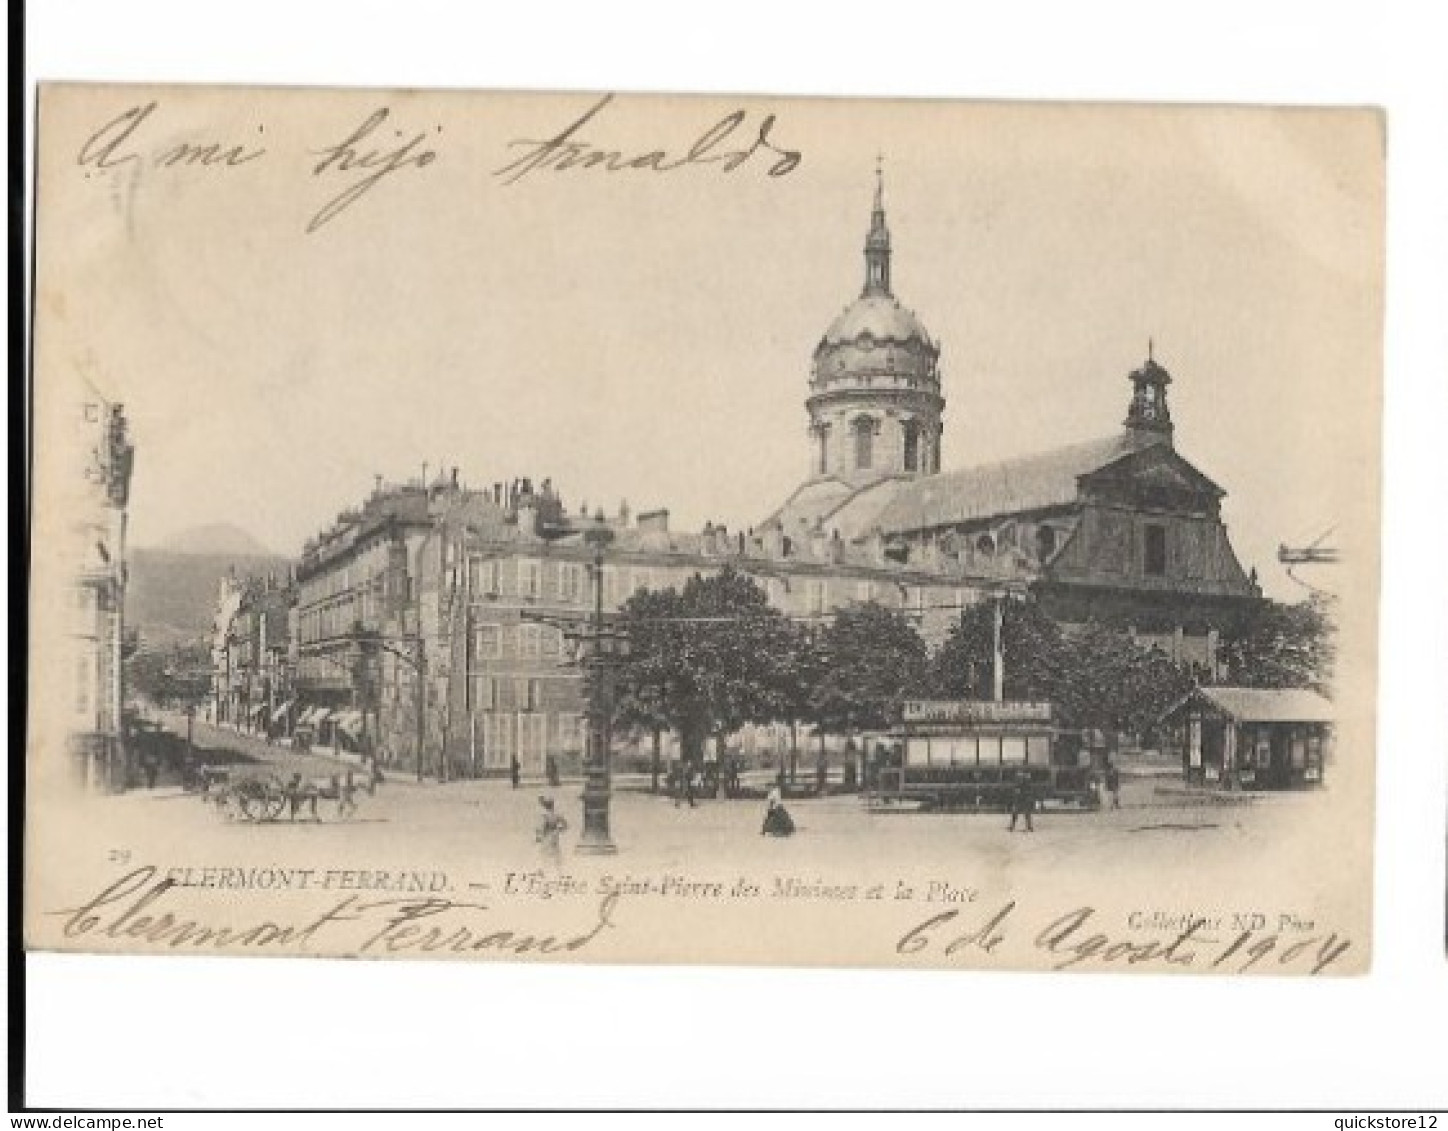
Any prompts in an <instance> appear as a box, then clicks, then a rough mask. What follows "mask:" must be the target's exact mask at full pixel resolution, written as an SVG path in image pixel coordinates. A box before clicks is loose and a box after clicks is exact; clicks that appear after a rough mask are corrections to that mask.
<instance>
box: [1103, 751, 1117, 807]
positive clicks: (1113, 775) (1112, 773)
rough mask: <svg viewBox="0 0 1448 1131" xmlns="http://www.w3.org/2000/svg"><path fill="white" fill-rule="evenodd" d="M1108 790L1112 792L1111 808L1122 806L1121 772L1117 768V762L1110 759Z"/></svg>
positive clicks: (1107, 775) (1108, 763)
mask: <svg viewBox="0 0 1448 1131" xmlns="http://www.w3.org/2000/svg"><path fill="white" fill-rule="evenodd" d="M1106 792H1107V793H1109V794H1111V808H1113V809H1120V808H1121V772H1120V771H1119V770H1117V768H1116V763H1115V762H1112V761H1110V760H1108V761H1107V763H1106Z"/></svg>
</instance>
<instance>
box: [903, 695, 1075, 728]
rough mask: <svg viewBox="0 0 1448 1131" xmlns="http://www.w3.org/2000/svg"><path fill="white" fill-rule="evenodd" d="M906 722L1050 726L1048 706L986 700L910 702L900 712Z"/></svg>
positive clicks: (917, 700) (918, 700) (921, 700)
mask: <svg viewBox="0 0 1448 1131" xmlns="http://www.w3.org/2000/svg"><path fill="white" fill-rule="evenodd" d="M901 717H902V718H903V720H904V721H905V722H907V723H955V724H961V725H966V726H970V725H976V724H981V723H996V724H1000V723H1005V724H1010V723H1049V722H1050V721H1051V704H1049V703H1028V702H1024V701H1021V700H1012V701H1005V702H996V701H993V700H989V699H910V700H907V701H906V702H905V705H904V710H903V712H902V716H901Z"/></svg>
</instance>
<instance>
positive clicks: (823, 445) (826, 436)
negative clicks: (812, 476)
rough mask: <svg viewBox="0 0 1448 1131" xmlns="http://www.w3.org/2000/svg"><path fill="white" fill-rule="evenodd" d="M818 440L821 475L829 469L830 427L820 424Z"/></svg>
mask: <svg viewBox="0 0 1448 1131" xmlns="http://www.w3.org/2000/svg"><path fill="white" fill-rule="evenodd" d="M819 438H820V474H821V475H823V474H824V473H825V472H827V471H828V470H829V469H830V426H829V425H828V424H821V425H820V427H819Z"/></svg>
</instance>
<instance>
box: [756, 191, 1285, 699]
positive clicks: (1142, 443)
mask: <svg viewBox="0 0 1448 1131" xmlns="http://www.w3.org/2000/svg"><path fill="white" fill-rule="evenodd" d="M865 259H866V286H865V291H864V294H863V295H862V296H861V297H860V298H859V299H857V300H856V302H855V303H854V304H852V305H851V306H850V307H849V308H847V309H846V310H845V312H844V313H843V314H841V315H840V316H839V317H838V318H837V319H836V320H835V322H834V323H833V324H832V325H831V327H830V329H829V330H828V331H826V334H825V336H824V338H823V339H822V340H821V342H820V344H819V346H818V347H817V348H816V350H815V356H814V363H813V367H812V370H811V376H810V382H809V393H808V397H807V399H806V401H805V407H806V411H807V413H808V415H809V422H810V423H809V431H810V437H811V444H812V446H813V449H814V452H815V455H814V459H815V464H814V466H813V467H812V468H811V473H810V475H809V476H808V477H807V478H806V479H805V481H804V482H803V483H802V484H801V485H800V486H799V487H797V488H796V489H795V490H794V491H793V492H792V493H791V494H790V495H789V496H788V497H787V499H786V500H785V502H784V504H783V505H782V506H781V507H779V508H778V509H777V510H776V511H774V512H773V513H772V514H770V515H769V516H768V517H767V518H766V519H765V520H764V523H763V524H762V529H764V530H766V531H768V530H774V531H778V532H780V533H782V534H783V535H785V536H788V537H793V538H796V539H809V538H816V537H820V536H825V535H828V536H829V537H831V538H839V539H842V540H843V541H844V542H845V543H846V544H847V545H851V546H853V545H864V544H868V543H872V542H874V543H883V544H884V545H885V547H886V549H887V553H889V554H891V555H893V556H895V557H897V558H899V559H900V560H901V561H903V562H906V563H910V564H912V565H913V566H915V567H916V568H918V569H921V570H925V571H929V570H932V569H937V568H942V567H944V568H949V569H951V570H953V571H955V572H957V573H961V574H965V575H969V576H989V575H991V574H996V575H1005V576H1014V577H1016V578H1017V579H1019V580H1020V581H1021V582H1022V583H1023V584H1025V585H1027V586H1029V587H1030V588H1031V589H1032V590H1033V591H1034V592H1035V593H1036V594H1037V595H1038V596H1039V597H1040V598H1041V599H1042V602H1043V604H1044V605H1045V607H1046V608H1047V610H1048V611H1049V612H1050V613H1051V614H1052V615H1054V616H1056V617H1057V618H1058V619H1060V620H1062V621H1063V622H1065V623H1067V624H1079V623H1083V622H1085V621H1088V620H1105V621H1110V622H1113V623H1116V624H1119V625H1121V626H1123V627H1125V628H1127V629H1128V630H1130V631H1132V632H1134V633H1135V634H1136V635H1137V638H1138V639H1139V640H1141V641H1142V642H1143V643H1144V644H1147V645H1150V646H1153V647H1159V648H1161V650H1163V651H1165V652H1166V653H1168V654H1169V655H1170V656H1171V657H1172V658H1173V659H1174V660H1177V661H1178V662H1180V663H1182V664H1184V665H1191V666H1193V667H1196V668H1200V669H1202V671H1203V674H1204V675H1206V676H1209V677H1211V676H1215V675H1217V674H1218V667H1217V657H1216V651H1217V643H1218V640H1219V638H1220V635H1221V633H1222V632H1223V631H1225V630H1227V629H1229V628H1231V627H1232V626H1233V625H1234V624H1236V623H1237V622H1238V621H1239V619H1240V618H1241V617H1242V616H1244V615H1245V614H1246V613H1247V612H1249V611H1250V609H1251V608H1252V607H1253V606H1254V605H1255V603H1256V602H1257V601H1258V600H1260V598H1261V592H1260V590H1259V588H1258V587H1257V585H1256V581H1255V579H1254V578H1252V577H1249V576H1248V575H1247V574H1246V573H1245V571H1244V570H1243V569H1242V567H1241V565H1240V564H1239V563H1238V561H1237V558H1236V555H1235V553H1234V552H1233V550H1232V546H1231V543H1230V541H1229V539H1228V537H1227V531H1226V527H1225V526H1224V525H1223V523H1222V518H1221V500H1222V498H1223V496H1224V494H1225V493H1224V492H1223V491H1222V489H1221V488H1220V487H1218V486H1217V485H1216V484H1215V483H1213V482H1212V481H1211V480H1210V479H1209V478H1207V476H1205V475H1204V474H1203V473H1202V472H1200V471H1199V470H1198V469H1197V468H1195V467H1193V466H1192V465H1191V464H1190V463H1189V462H1188V461H1187V460H1186V459H1185V458H1184V457H1183V456H1182V455H1181V453H1180V452H1178V451H1177V450H1176V446H1175V443H1174V435H1173V433H1174V427H1173V424H1172V420H1171V411H1170V406H1169V403H1168V397H1167V387H1168V386H1169V385H1170V383H1171V380H1172V378H1171V375H1170V374H1169V373H1168V372H1167V370H1166V369H1165V368H1164V367H1163V366H1161V365H1160V364H1158V363H1157V361H1156V359H1155V357H1154V356H1151V351H1150V349H1149V350H1148V357H1147V360H1146V361H1145V363H1143V364H1142V365H1141V366H1140V367H1139V368H1137V369H1136V370H1134V371H1132V372H1131V373H1130V374H1129V376H1128V380H1129V382H1130V384H1131V395H1130V400H1129V402H1128V407H1127V414H1126V418H1125V420H1124V421H1123V427H1122V430H1121V431H1119V432H1116V433H1114V434H1110V435H1107V436H1105V437H1102V438H1101V439H1098V440H1091V441H1086V442H1083V443H1079V444H1073V445H1069V446H1066V447H1061V448H1055V449H1051V450H1048V451H1044V452H1037V453H1032V454H1030V455H1026V456H1022V457H1018V458H1015V459H1010V460H1004V461H1001V462H998V463H994V464H988V465H983V466H978V467H966V468H961V469H958V470H952V471H945V472H942V471H941V470H940V445H939V435H940V423H939V422H940V419H941V415H942V413H943V411H944V407H945V405H944V400H943V398H942V397H941V396H940V377H939V372H938V368H937V365H938V359H939V355H940V348H939V346H938V345H936V344H935V343H934V342H933V340H932V339H931V338H930V336H929V335H928V334H927V333H926V332H925V330H924V328H923V327H922V326H921V325H920V323H919V321H918V319H916V318H915V316H914V315H913V314H911V313H910V312H908V311H905V310H904V309H903V308H902V307H900V306H899V304H898V303H897V302H896V301H895V299H894V297H893V295H892V294H891V293H890V270H889V259H890V238H889V232H888V229H887V228H886V225H885V218H884V210H883V204H882V200H881V194H880V191H879V189H878V188H877V191H876V198H875V208H874V211H873V213H872V218H871V225H870V233H869V236H868V237H867V239H866V248H865Z"/></svg>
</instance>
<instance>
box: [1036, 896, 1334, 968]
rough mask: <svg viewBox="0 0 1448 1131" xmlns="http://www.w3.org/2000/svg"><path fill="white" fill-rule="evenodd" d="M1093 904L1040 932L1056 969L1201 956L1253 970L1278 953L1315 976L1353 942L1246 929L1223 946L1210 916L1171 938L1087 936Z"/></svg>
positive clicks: (1212, 963)
mask: <svg viewBox="0 0 1448 1131" xmlns="http://www.w3.org/2000/svg"><path fill="white" fill-rule="evenodd" d="M1095 915H1096V910H1095V908H1092V907H1078V908H1077V909H1076V910H1074V911H1071V912H1068V913H1067V914H1065V915H1062V916H1061V917H1060V918H1058V919H1056V920H1054V921H1053V922H1052V923H1050V924H1048V925H1047V926H1046V927H1045V928H1044V929H1043V930H1042V931H1041V932H1040V934H1038V935H1037V936H1036V940H1035V945H1036V948H1037V949H1038V950H1043V951H1045V952H1046V953H1048V954H1050V955H1053V956H1056V957H1061V959H1062V960H1061V961H1060V962H1059V963H1058V964H1057V965H1056V967H1055V969H1057V970H1065V969H1067V968H1069V967H1071V966H1075V965H1077V964H1078V963H1081V962H1085V961H1087V960H1094V961H1097V962H1102V963H1108V964H1109V963H1113V962H1124V963H1125V964H1127V965H1128V966H1134V965H1137V964H1138V963H1142V962H1153V961H1154V962H1164V963H1166V964H1167V965H1169V966H1192V965H1195V964H1196V963H1197V960H1198V959H1199V958H1200V959H1201V960H1203V961H1204V962H1207V963H1208V966H1209V968H1210V969H1213V970H1215V969H1217V968H1219V967H1222V966H1224V965H1226V964H1227V962H1228V960H1230V959H1234V958H1235V959H1236V960H1237V965H1236V967H1235V970H1236V972H1237V973H1239V974H1240V973H1242V972H1244V971H1246V970H1250V969H1251V968H1252V967H1253V966H1255V965H1256V964H1257V963H1258V962H1260V961H1261V960H1262V959H1264V958H1266V957H1268V956H1269V955H1272V954H1276V956H1277V964H1278V965H1279V966H1287V965H1290V964H1292V963H1293V962H1296V961H1297V960H1298V959H1299V958H1304V957H1305V958H1306V960H1307V961H1309V962H1311V964H1312V969H1311V972H1312V973H1313V974H1321V973H1322V971H1323V970H1325V969H1326V968H1327V967H1328V966H1331V965H1332V964H1333V963H1334V962H1336V961H1337V960H1338V959H1339V958H1341V957H1342V955H1343V954H1344V953H1345V952H1346V951H1347V950H1348V948H1350V947H1351V946H1352V943H1351V942H1350V941H1349V940H1348V939H1344V938H1339V937H1338V935H1337V933H1336V932H1333V933H1331V934H1328V935H1326V936H1316V935H1314V936H1311V937H1308V938H1305V939H1293V940H1292V941H1290V942H1288V941H1285V940H1284V939H1283V936H1282V935H1280V934H1276V933H1272V934H1269V933H1267V932H1265V931H1253V930H1248V931H1242V932H1241V933H1240V934H1238V935H1237V937H1236V938H1235V939H1233V940H1232V941H1231V942H1230V943H1227V944H1225V945H1224V943H1223V940H1222V939H1221V938H1219V937H1217V936H1211V937H1208V936H1205V935H1203V934H1202V933H1201V932H1202V931H1203V930H1204V929H1205V928H1206V926H1207V921H1206V920H1205V919H1192V920H1191V921H1190V922H1189V923H1188V924H1187V926H1186V928H1185V929H1184V930H1182V931H1181V932H1180V933H1179V934H1177V936H1176V937H1175V938H1173V939H1172V940H1171V941H1170V942H1167V943H1161V942H1157V941H1150V942H1131V941H1128V940H1119V939H1112V938H1111V937H1110V936H1108V935H1104V934H1101V933H1099V932H1096V933H1091V934H1087V933H1086V925H1087V924H1088V923H1090V922H1091V920H1092V919H1093V918H1094V917H1095Z"/></svg>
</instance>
